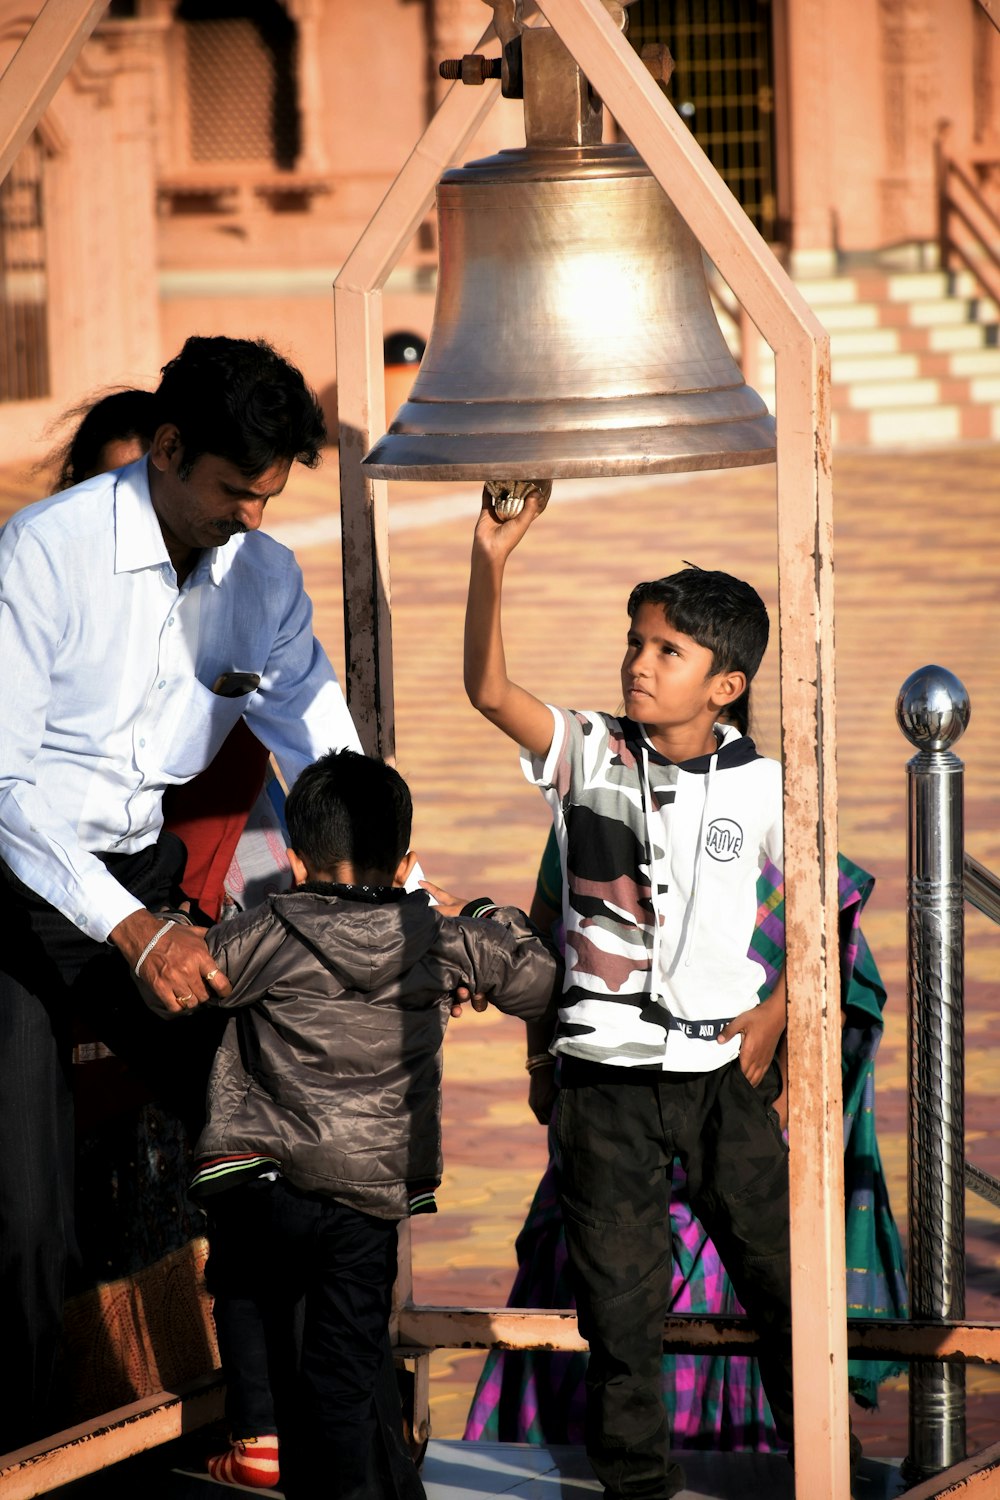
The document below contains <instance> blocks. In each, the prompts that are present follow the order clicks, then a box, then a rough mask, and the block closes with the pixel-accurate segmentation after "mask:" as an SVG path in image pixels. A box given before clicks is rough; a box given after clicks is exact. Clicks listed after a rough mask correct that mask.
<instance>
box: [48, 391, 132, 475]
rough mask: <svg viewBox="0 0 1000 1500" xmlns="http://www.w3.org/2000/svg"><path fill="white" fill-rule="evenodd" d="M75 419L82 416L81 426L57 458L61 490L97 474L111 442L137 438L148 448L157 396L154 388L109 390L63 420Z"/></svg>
mask: <svg viewBox="0 0 1000 1500" xmlns="http://www.w3.org/2000/svg"><path fill="white" fill-rule="evenodd" d="M72 418H78V419H80V420H79V426H78V427H77V428H76V430H75V431H74V433H73V435H72V437H71V438H69V440H68V441H67V442H66V443H64V445H63V447H62V448H60V450H59V452H58V453H57V454H56V455H55V457H54V460H53V461H54V462H56V463H58V465H59V470H58V477H57V480H56V489H57V490H68V489H69V487H70V485H73V484H79V483H80V481H81V480H83V479H88V478H89V477H90V475H91V474H96V473H97V472H98V469H99V466H100V460H101V454H102V452H103V450H104V449H105V448H106V447H107V445H108V444H109V443H116V442H125V441H127V440H128V439H129V438H137V439H138V440H139V442H141V443H142V444H144V446H145V447H147V448H148V447H149V445H150V443H151V442H152V441H153V433H154V432H155V431H156V399H155V397H154V396H153V393H152V391H139V390H131V389H128V388H126V389H123V390H118V391H109V392H108V394H107V395H106V396H99V397H98V398H97V400H96V401H90V402H85V403H84V405H82V406H75V407H73V408H72V410H71V411H68V412H67V413H66V415H65V417H64V418H63V421H66V420H68V419H72Z"/></svg>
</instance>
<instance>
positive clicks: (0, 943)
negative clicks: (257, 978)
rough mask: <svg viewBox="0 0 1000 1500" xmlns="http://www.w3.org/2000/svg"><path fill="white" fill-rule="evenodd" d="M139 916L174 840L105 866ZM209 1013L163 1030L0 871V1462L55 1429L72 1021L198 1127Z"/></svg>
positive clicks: (171, 862) (172, 865) (117, 976)
mask: <svg viewBox="0 0 1000 1500" xmlns="http://www.w3.org/2000/svg"><path fill="white" fill-rule="evenodd" d="M105 863H106V864H107V865H108V867H109V869H110V870H111V873H112V874H113V875H114V876H115V878H116V879H117V880H118V881H120V883H121V884H122V885H124V886H125V887H126V888H127V889H128V890H130V891H131V892H132V893H133V894H134V895H135V896H136V897H137V899H138V900H140V901H142V902H143V904H144V905H146V906H149V907H151V908H153V909H155V908H156V907H157V906H160V905H163V904H164V903H166V902H168V901H170V900H176V897H177V881H178V879H179V877H180V874H181V873H182V869H183V864H184V846H183V845H182V844H181V843H180V841H179V840H178V839H176V838H174V837H173V835H170V834H165V835H162V836H161V839H160V841H159V842H158V843H157V844H154V845H151V846H150V847H149V848H147V849H145V850H143V851H141V852H140V853H139V854H135V855H128V856H111V857H108V858H106V859H105ZM221 1021H222V1017H221V1016H220V1014H219V1013H218V1012H212V1013H209V1014H203V1013H202V1012H195V1013H192V1014H191V1015H190V1016H185V1017H180V1018H179V1019H178V1020H176V1021H169V1020H161V1019H160V1018H159V1017H157V1016H155V1015H154V1014H153V1013H152V1011H150V1010H149V1009H148V1008H147V1006H146V1005H145V1004H144V1003H143V1000H142V997H141V996H140V994H139V991H138V990H137V989H136V987H135V985H134V983H133V981H132V977H131V974H130V973H129V970H128V967H127V965H126V963H125V961H124V960H123V958H122V957H121V955H120V954H119V953H118V952H117V950H116V949H114V948H112V947H109V946H108V945H107V944H105V943H96V942H93V941H92V940H91V939H90V938H88V937H86V936H85V935H84V934H83V933H82V932H81V931H80V930H79V928H77V927H74V926H73V924H72V923H71V922H69V921H67V920H66V918H65V917H63V916H61V915H60V914H59V912H57V911H55V910H54V908H53V907H51V906H50V905H49V904H48V903H47V902H45V901H42V900H40V899H39V897H38V896H36V895H35V893H34V892H33V891H31V890H29V889H28V888H27V887H26V886H25V885H23V884H22V883H21V882H20V881H19V880H18V879H17V878H16V876H14V875H13V873H12V872H11V871H10V870H9V869H8V868H7V866H6V865H5V864H3V863H2V862H0V1328H2V1330H3V1337H2V1345H3V1358H2V1359H0V1452H9V1451H10V1450H12V1449H14V1448H18V1447H22V1446H24V1445H25V1444H27V1443H30V1442H34V1441H37V1440H38V1439H39V1438H42V1437H44V1436H47V1435H48V1434H49V1433H50V1432H53V1431H55V1430H57V1429H58V1427H60V1426H61V1425H64V1422H63V1413H62V1411H61V1410H60V1406H59V1402H58V1399H57V1395H56V1391H55V1389H54V1379H55V1369H56V1358H57V1354H58V1349H59V1340H60V1334H61V1329H62V1317H63V1300H64V1296H65V1286H66V1271H67V1265H68V1263H69V1262H70V1261H71V1259H72V1258H73V1257H74V1255H75V1253H76V1236H75V1231H74V1225H73V1179H74V1117H73V1081H72V1061H71V1053H72V1044H73V1028H74V1024H75V1023H77V1022H82V1023H83V1024H84V1026H85V1027H86V1029H87V1030H88V1032H89V1033H90V1034H91V1035H93V1036H96V1037H98V1038H99V1039H100V1040H101V1041H103V1042H104V1043H105V1044H106V1045H107V1046H108V1047H110V1048H111V1050H112V1051H113V1052H114V1053H115V1054H116V1055H117V1056H119V1057H121V1058H123V1059H125V1060H126V1061H127V1062H128V1063H129V1066H130V1069H134V1071H135V1073H136V1076H137V1078H138V1079H139V1080H141V1082H142V1084H143V1086H144V1087H146V1088H147V1089H148V1091H149V1092H150V1093H151V1094H152V1096H153V1097H155V1098H157V1099H158V1100H160V1101H162V1102H164V1103H165V1104H166V1106H167V1107H168V1108H170V1109H172V1110H173V1111H174V1112H175V1113H177V1114H179V1115H180V1116H181V1118H182V1119H183V1120H184V1123H185V1124H186V1125H187V1127H188V1129H189V1132H190V1131H192V1130H193V1131H197V1130H198V1129H200V1124H201V1117H202V1114H203V1111H204V1100H205V1083H206V1080H207V1075H208V1068H209V1066H210V1064H211V1057H212V1055H213V1053H214V1050H215V1046H216V1043H217V1041H218V1037H219V1034H220V1029H219V1028H220V1023H221Z"/></svg>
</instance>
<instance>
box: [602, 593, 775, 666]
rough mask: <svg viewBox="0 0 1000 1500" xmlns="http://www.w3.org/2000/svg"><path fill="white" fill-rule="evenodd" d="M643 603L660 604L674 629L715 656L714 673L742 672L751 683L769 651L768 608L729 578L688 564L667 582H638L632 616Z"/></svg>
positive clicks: (630, 610)
mask: <svg viewBox="0 0 1000 1500" xmlns="http://www.w3.org/2000/svg"><path fill="white" fill-rule="evenodd" d="M643 604H658V605H660V607H661V608H662V610H663V612H664V614H665V615H666V617H667V619H668V620H669V621H670V623H671V625H672V626H673V627H674V629H675V630H680V631H681V632H682V633H683V634H684V635H689V636H690V637H691V639H692V640H693V641H697V642H698V645H699V646H704V647H705V648H706V650H708V651H711V653H712V671H713V672H743V673H744V674H745V676H746V679H747V684H748V685H749V683H751V682H752V681H753V679H754V677H755V676H756V674H757V668H758V667H759V666H760V664H761V661H762V659H763V656H764V652H765V651H766V650H767V637H768V633H769V630H770V626H769V624H768V618H767V609H766V608H765V606H764V601H763V599H762V598H761V597H760V595H759V594H758V592H757V590H756V589H755V588H751V586H750V584H749V583H744V582H743V581H742V579H739V578H733V576H732V575H731V574H730V573H718V572H712V571H711V570H709V569H707V568H695V567H691V566H690V565H689V566H688V567H686V568H683V569H682V570H681V571H680V572H679V573H671V574H670V575H669V577H667V578H657V579H656V580H655V581H654V582H652V583H637V584H636V586H635V588H634V589H633V590H632V592H631V594H629V598H628V617H629V619H630V620H633V619H634V618H635V615H636V612H637V611H638V610H639V609H640V608H641V606H642V605H643Z"/></svg>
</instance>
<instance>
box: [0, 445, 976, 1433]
mask: <svg viewBox="0 0 1000 1500" xmlns="http://www.w3.org/2000/svg"><path fill="white" fill-rule="evenodd" d="M998 466H1000V448H997V447H967V448H962V449H942V450H933V451H927V452H906V453H899V454H889V453H878V454H876V453H838V454H837V455H836V460H835V471H834V477H835V546H836V578H837V692H838V734H839V749H838V772H839V782H840V829H841V834H840V841H841V847H842V848H843V849H844V850H845V851H846V852H847V853H848V854H850V855H851V857H852V858H854V859H855V860H857V861H858V862H859V863H860V864H862V865H864V866H866V867H867V868H868V869H870V870H871V871H872V872H873V873H874V874H875V876H876V877H877V881H878V885H877V889H876V892H875V895H874V898H873V900H872V903H871V906H870V908H869V914H868V917H867V920H866V923H865V930H866V933H867V936H868V938H869V941H870V943H871V945H872V948H873V950H874V953H875V955H876V957H877V959H878V962H879V965H880V967H881V970H882V974H883V977H884V979H885V981H886V985H887V987H888V991H889V1003H888V1006H887V1010H886V1033H885V1038H884V1041H883V1044H882V1049H881V1052H880V1055H879V1065H878V1122H879V1138H880V1143H881V1147H882V1152H883V1157H884V1160H885V1166H886V1170H887V1173H888V1177H889V1183H890V1189H891V1195H892V1202H893V1206H894V1208H895V1211H896V1215H897V1218H898V1220H899V1222H900V1226H901V1228H902V1229H903V1231H904V1234H905V1227H906V1114H907V1108H906V1029H905V1005H906V995H905V983H906V973H905V913H904V895H905V797H906V780H905V766H906V762H907V760H908V758H909V755H910V753H911V752H910V747H909V746H908V745H907V743H906V742H905V740H904V739H903V737H902V735H901V734H900V732H899V730H898V728H897V726H896V723H895V717H894V703H895V698H896V694H897V692H898V690H899V687H900V685H901V683H902V682H903V680H904V679H905V678H906V677H907V675H908V674H909V673H910V672H911V671H912V670H914V669H915V668H917V667H920V666H923V665H925V664H927V663H929V662H936V663H939V664H940V665H942V666H946V667H948V668H950V670H952V671H953V672H955V673H956V674H957V675H958V676H959V677H960V678H961V679H962V680H963V682H964V683H965V685H966V687H967V688H968V690H969V693H970V696H971V701H972V721H971V725H970V728H969V730H968V732H967V734H966V736H965V738H964V739H963V740H962V742H961V743H960V745H959V747H958V750H959V754H960V755H961V756H962V758H963V760H964V762H965V766H966V783H967V786H966V823H967V847H968V848H969V849H970V851H971V852H972V853H973V854H974V855H976V857H977V858H979V859H980V860H982V861H983V863H985V864H986V865H988V866H989V867H991V868H993V869H1000V815H998V814H1000V806H998V799H1000V650H998V630H997V622H998V615H1000V610H998V600H997V593H998V579H1000V531H998V527H997V510H998V490H997V471H998ZM0 479H2V476H0ZM39 492H40V491H39V487H38V483H37V482H34V481H24V482H23V483H22V482H21V481H20V480H19V478H18V476H16V475H8V476H7V483H6V485H2V484H0V515H2V514H3V513H9V511H10V509H12V508H13V507H14V506H15V505H16V504H17V503H18V502H20V501H23V500H24V499H26V498H30V497H31V495H32V493H33V494H38V493H39ZM3 494H6V496H7V499H6V501H4V500H3V498H2V497H3ZM477 509H478V499H477V495H476V492H475V490H474V489H472V488H469V487H465V488H463V487H453V489H452V490H451V491H450V492H449V493H447V494H445V493H443V492H437V491H435V492H433V493H431V492H430V491H428V490H427V489H426V488H425V487H421V486H416V485H407V486H402V485H401V486H393V487H392V492H391V500H390V526H391V547H392V559H391V561H392V597H393V621H394V637H395V678H396V705H397V752H398V764H399V767H400V770H401V771H402V772H403V774H404V775H405V776H406V777H407V779H408V780H409V781H410V783H411V786H412V788H413V792H414V800H415V806H416V818H415V828H414V846H415V847H416V849H417V850H418V852H419V854H420V857H421V860H422V862H423V864H424V868H425V870H426V872H427V874H428V876H429V877H430V878H431V879H433V880H435V881H437V882H439V883H440V884H441V885H443V886H445V887H446V888H450V889H453V890H455V891H458V892H463V893H466V894H468V895H477V894H480V893H481V892H489V893H490V894H492V895H494V896H495V897H497V898H499V899H502V900H505V901H514V902H518V903H523V904H527V902H528V900H529V899H530V895H531V891H532V888H533V883H534V872H535V868H536V865H537V860H538V856H539V854H540V852H541V848H542V845H543V843H544V839H545V835H546V828H547V814H546V809H545V807H544V804H543V802H542V799H541V798H540V796H539V795H538V793H537V792H535V791H533V790H532V789H531V788H530V787H528V785H527V784H526V783H525V782H524V781H523V779H522V777H521V775H520V772H519V769H518V765H517V756H516V753H515V751H514V750H513V747H511V746H510V745H509V744H508V743H507V742H506V740H504V739H503V737H502V736H500V735H499V734H498V733H497V732H496V731H494V730H493V729H491V728H490V726H488V725H487V724H486V723H485V721H483V720H481V719H480V718H479V717H478V715H476V714H475V713H474V712H473V710H472V709H471V708H470V707H469V705H468V703H467V701H466V699H465V697H464V693H463V690H462V667H461V639H462V615H463V609H464V596H465V585H466V570H467V561H468V552H469V545H470V539H471V531H472V524H473V518H474V516H475V513H476V511H477ZM775 525H776V522H775V479H774V471H773V469H769V468H762V469H750V470H742V471H741V470H735V471H730V472H729V473H715V474H705V475H695V476H678V477H675V478H663V477H661V478H659V479H656V480H646V481H639V480H612V481H608V482H606V483H597V482H594V481H587V482H578V483H573V484H569V483H567V484H564V485H560V484H557V485H556V487H555V493H554V496H553V499H552V502H551V504H550V507H549V509H548V511H547V513H546V515H545V516H544V517H543V518H542V520H541V522H540V523H539V524H538V525H537V526H536V527H535V528H533V531H532V532H531V533H529V535H528V538H527V540H526V542H525V543H524V545H523V547H522V548H521V549H520V551H519V553H518V554H516V555H515V558H514V560H513V562H512V564H511V566H510V568H509V571H508V580H509V581H508V586H507V589H506V619H507V626H508V628H507V639H508V659H509V663H510V668H511V671H512V673H513V674H514V676H515V677H517V678H519V679H520V680H522V681H523V682H524V683H525V684H526V685H528V686H530V687H531V688H532V689H533V690H534V691H535V692H537V693H538V694H539V695H541V696H543V697H548V698H553V699H555V700H556V701H559V702H563V703H568V704H573V705H575V706H585V707H589V706H596V707H606V708H611V709H614V708H615V707H616V706H617V703H618V697H619V692H618V664H619V660H620V657H621V652H622V646H623V642H624V635H625V628H626V616H625V601H626V598H627V595H628V591H629V589H630V587H631V586H632V584H633V583H634V582H636V581H637V580H638V579H639V578H643V577H656V576H659V575H660V574H663V573H668V572H671V571H673V570H674V569H676V568H677V567H679V566H681V565H682V560H684V559H691V560H692V561H694V562H696V563H698V564H699V565H700V566H703V567H722V568H726V569H728V570H729V571H732V572H735V573H739V574H741V575H743V576H744V577H747V578H749V579H750V580H751V581H752V582H754V584H755V585H756V586H757V587H758V588H759V589H760V591H761V593H762V594H763V595H764V597H765V599H766V600H767V602H768V604H769V605H770V606H772V607H775V608H776V602H777V577H776V563H775ZM268 526H269V529H270V530H272V531H273V532H274V533H275V534H276V535H278V536H280V537H282V539H283V540H287V541H289V542H290V543H292V544H293V545H294V546H295V547H296V550H297V552H298V554H299V557H300V560H301V562H302V565H303V568H304V571H305V575H306V580H307V585H308V587H309V589H310V591H311V593H312V595H313V598H314V600H315V604H316V623H317V630H318V633H319V635H320V637H321V638H322V640H323V641H324V643H325V645H326V647H327V649H328V650H329V652H330V655H331V656H332V658H333V660H334V661H335V663H336V664H337V665H338V669H339V668H340V666H341V665H342V662H343V630H342V614H341V609H342V593H341V577H340V548H339V526H338V523H337V483H336V467H335V463H334V461H333V459H332V458H331V459H330V460H329V462H328V464H327V466H326V467H325V468H321V469H320V470H319V471H317V472H316V473H306V472H304V471H303V472H300V473H298V474H297V475H296V476H295V477H294V479H293V480H292V482H291V483H290V485H289V488H288V491H287V493H286V495H285V496H282V497H281V498H280V499H277V500H275V501H274V502H272V506H271V509H270V510H269V512H268ZM776 682H777V649H776V642H775V644H774V646H773V647H772V650H771V651H770V652H769V659H768V660H767V661H766V662H765V667H764V669H763V670H762V673H761V676H760V677H759V679H758V683H757V685H756V687H755V689H754V698H755V707H754V712H755V720H756V727H755V735H756V738H757V740H758V743H759V744H760V745H761V747H762V749H763V750H764V751H765V752H767V753H771V754H776V753H777V752H778V749H779V745H778V722H779V718H778V704H777V691H776ZM967 937H968V955H967V1056H966V1077H967V1154H968V1156H969V1157H970V1158H971V1160H972V1161H974V1162H975V1163H976V1164H977V1165H979V1166H981V1167H983V1168H984V1169H986V1170H987V1171H991V1172H994V1173H1000V1130H998V1121H997V1110H996V1106H995V1102H994V1100H995V1096H996V1092H997V1085H998V1082H1000V1061H998V1060H997V1059H998V1054H997V1053H996V1052H995V1050H994V1037H993V1027H994V1025H995V1024H996V1022H997V1018H998V1013H1000V997H998V994H997V982H998V978H1000V937H998V935H997V934H996V932H995V930H993V929H991V928H990V927H989V925H988V924H987V923H986V922H985V920H984V919H982V918H980V917H979V916H978V914H976V913H974V912H972V911H971V910H970V912H969V919H968V928H967ZM522 1063H523V1041H522V1037H521V1034H520V1032H519V1027H518V1025H517V1024H516V1023H514V1022H511V1021H508V1020H506V1019H505V1018H502V1017H500V1016H499V1015H497V1014H495V1013H493V1014H487V1015H484V1016H472V1015H466V1016H464V1017H463V1018H461V1019H460V1020H458V1021H457V1022H455V1023H454V1024H453V1025H452V1026H451V1027H450V1029H449V1035H448V1040H447V1052H446V1065H445V1115H444V1129H445V1160H446V1172H445V1181H444V1185H443V1188H442V1191H441V1193H440V1198H439V1201H440V1205H441V1209H442V1212H441V1213H440V1214H439V1215H438V1216H437V1217H435V1218H430V1217H426V1218H420V1219H417V1220H416V1221H414V1226H413V1239H414V1246H415V1249H414V1272H415V1283H416V1294H417V1298H418V1300H420V1301H427V1302H446V1303H447V1302H450V1303H460V1304H477V1303H478V1304H481V1303H497V1302H503V1301H504V1300H505V1298H506V1294H507V1290H508V1287H509V1284H510V1280H511V1277H512V1271H513V1265H514V1255H513V1240H514V1236H515V1234H516V1232H517V1230H518V1227H519V1226H520V1223H521V1221H522V1218H523V1215H524V1212H525V1209H526V1207H527V1205H528V1202H529V1201H530V1198H531V1196H532V1193H533V1190H534V1187H535V1185H536V1183H537V1180H538V1177H539V1176H540V1174H541V1171H542V1169H543V1166H544V1161H545V1143H544V1133H543V1132H542V1131H541V1130H540V1129H539V1127H538V1126H537V1125H535V1124H534V1122H533V1120H532V1118H531V1116H530V1115H529V1113H528V1111H527V1107H526V1103H525V1100H526V1075H525V1073H524V1071H523V1066H522ZM966 1209H967V1230H968V1235H967V1244H968V1314H969V1316H970V1317H973V1318H983V1319H987V1320H990V1321H998V1320H1000V1319H998V1313H1000V1211H998V1210H996V1209H994V1208H991V1207H990V1206H989V1205H987V1204H985V1203H984V1202H982V1201H981V1200H979V1199H977V1198H973V1197H969V1198H968V1200H967V1205H966ZM481 1359H482V1356H479V1355H474V1354H463V1353H441V1354H439V1355H436V1356H435V1358H434V1360H433V1364H432V1413H433V1428H434V1434H435V1437H437V1438H449V1437H455V1436H458V1435H460V1434H461V1431H462V1427H463V1423H464V1419H465V1413H466V1410H467V1407H468V1403H469V1397H470V1393H471V1390H472V1387H473V1384H474V1382H475V1378H476V1375H477V1373H478V1369H479V1366H480V1364H481ZM968 1390H969V1406H968V1415H969V1440H970V1447H972V1448H978V1447H982V1446H984V1445H985V1444H986V1443H987V1442H988V1441H991V1440H995V1439H996V1436H997V1432H998V1429H1000V1376H995V1375H991V1374H990V1373H989V1372H987V1371H984V1370H982V1369H974V1368H970V1370H969V1373H968ZM855 1423H856V1427H857V1430H858V1431H859V1433H860V1435H861V1436H862V1438H863V1440H864V1443H865V1448H866V1452H867V1453H869V1454H871V1455H873V1456H875V1455H878V1454H885V1455H901V1454H903V1453H904V1452H905V1451H906V1399H905V1385H904V1383H903V1382H898V1383H897V1384H896V1386H894V1387H893V1388H891V1389H889V1390H887V1391H886V1392H885V1395H884V1400H883V1402H882V1406H881V1409H880V1411H879V1412H877V1413H873V1414H867V1415H866V1414H861V1413H855Z"/></svg>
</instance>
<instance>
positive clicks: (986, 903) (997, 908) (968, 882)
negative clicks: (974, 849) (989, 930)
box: [963, 853, 1000, 926]
mask: <svg viewBox="0 0 1000 1500" xmlns="http://www.w3.org/2000/svg"><path fill="white" fill-rule="evenodd" d="M963 874H964V877H965V879H964V885H965V899H966V901H968V903H969V905H970V906H974V907H975V908H976V910H977V911H981V912H982V914H983V916H984V917H989V919H990V921H991V922H996V924H997V925H998V926H1000V878H998V877H997V876H996V875H994V873H993V871H992V870H988V869H987V868H986V866H985V865H981V864H980V863H979V861H978V859H974V858H973V856H972V855H971V854H968V853H967V854H966V856H965V860H964V864H963Z"/></svg>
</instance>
